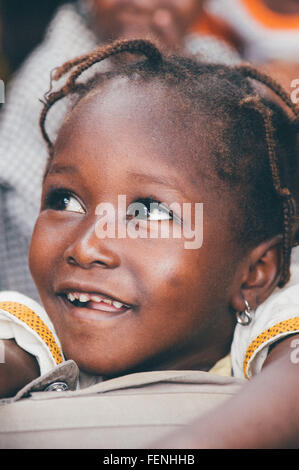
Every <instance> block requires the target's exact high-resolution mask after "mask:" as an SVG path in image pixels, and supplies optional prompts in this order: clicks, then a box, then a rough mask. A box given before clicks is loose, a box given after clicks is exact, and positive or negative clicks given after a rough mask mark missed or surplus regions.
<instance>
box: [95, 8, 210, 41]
mask: <svg viewBox="0 0 299 470" xmlns="http://www.w3.org/2000/svg"><path fill="white" fill-rule="evenodd" d="M202 4H203V0H94V1H93V7H94V12H95V15H96V16H95V17H96V19H97V25H98V30H99V33H100V35H102V36H103V39H105V40H111V39H112V38H113V39H116V38H119V37H126V38H131V37H145V36H148V35H149V36H151V37H152V36H155V37H157V38H158V39H160V41H162V44H165V45H166V46H168V47H174V46H176V45H178V44H179V43H180V42H181V39H182V36H183V35H184V34H185V33H186V32H187V30H188V29H189V28H190V27H191V26H192V25H193V24H194V22H195V21H196V20H197V19H198V15H199V14H200V11H201V8H202Z"/></svg>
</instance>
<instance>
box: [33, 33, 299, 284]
mask: <svg viewBox="0 0 299 470" xmlns="http://www.w3.org/2000/svg"><path fill="white" fill-rule="evenodd" d="M127 52H129V53H132V54H137V55H140V54H142V55H144V56H145V60H143V61H141V62H136V63H130V64H125V65H120V66H118V67H116V69H115V70H114V69H113V70H112V71H109V72H102V73H99V72H96V73H95V75H94V76H93V77H92V78H89V79H88V80H87V81H85V82H83V81H82V82H78V81H77V79H78V78H79V77H80V76H81V74H82V73H83V72H84V71H86V70H87V69H89V68H90V67H92V66H93V65H94V64H96V63H99V62H101V61H103V60H104V59H106V58H109V57H112V56H114V55H116V54H121V53H127ZM68 73H69V76H68V78H67V79H66V82H65V84H64V85H63V86H61V88H59V89H58V90H57V91H51V89H50V91H49V93H47V95H46V97H45V99H46V102H45V103H44V108H43V110H42V112H41V116H40V127H41V131H42V135H43V137H44V139H45V141H46V143H47V145H48V148H49V153H50V158H51V156H52V155H53V144H52V142H51V140H50V138H49V136H48V133H47V131H46V129H45V121H46V117H47V114H48V111H49V110H50V108H51V107H52V106H53V105H54V104H55V103H56V102H57V101H59V100H61V99H62V98H64V97H66V96H67V95H71V94H72V95H77V101H76V102H78V101H79V100H80V99H82V97H84V96H86V94H88V93H89V92H90V90H92V89H94V88H97V87H98V86H100V85H101V83H103V81H104V80H109V79H113V78H115V77H120V76H126V77H128V78H131V79H132V80H134V79H135V78H134V77H136V76H137V77H139V78H141V79H144V80H146V79H153V78H154V77H156V78H158V79H159V80H160V81H161V82H162V83H165V84H167V85H168V86H169V87H175V90H176V93H177V94H178V96H179V95H180V97H182V98H184V99H185V100H186V102H187V100H188V104H189V107H188V110H189V111H190V115H191V117H192V122H195V123H196V122H198V117H199V116H203V115H204V113H205V112H206V113H207V114H208V115H209V116H210V117H211V118H210V119H205V126H207V128H208V132H210V133H213V132H214V135H215V133H216V135H217V136H215V138H214V139H212V140H211V142H212V144H211V147H212V152H213V154H212V156H211V158H210V165H212V164H214V169H213V175H214V174H215V171H216V174H217V176H218V178H220V179H221V180H222V181H223V182H224V183H225V184H226V187H227V188H228V189H229V190H230V191H231V193H232V195H233V196H234V200H235V202H236V206H238V205H239V209H242V210H243V220H242V225H243V229H242V228H241V227H240V228H239V230H238V236H239V240H240V241H242V242H243V241H245V242H247V243H251V244H255V243H257V242H258V241H261V240H263V239H267V238H269V237H272V236H274V235H277V234H278V233H282V235H283V242H282V255H283V266H282V271H281V278H280V284H279V285H280V287H282V286H283V285H284V284H285V283H286V282H287V281H288V279H289V275H290V274H289V272H290V270H289V268H290V255H291V249H292V246H293V245H294V233H293V227H294V220H295V216H296V205H295V201H294V198H293V196H292V191H293V190H294V187H295V186H294V184H293V187H290V186H289V185H290V184H291V183H290V182H291V178H292V179H293V183H294V175H295V173H296V172H297V170H298V169H297V154H296V147H295V140H296V139H295V138H296V135H297V133H298V131H299V109H298V107H297V106H296V105H295V104H294V103H293V102H292V101H291V99H290V97H289V96H288V94H287V93H286V91H285V90H284V89H283V88H282V87H281V86H280V85H279V84H278V83H276V82H275V81H274V80H273V79H272V78H270V77H269V76H268V75H266V74H265V73H262V72H259V71H258V70H256V69H255V68H254V67H252V66H251V65H249V64H241V65H237V66H231V67H229V66H225V65H221V64H210V63H205V62H201V63H200V62H196V61H194V60H192V59H190V58H186V57H180V56H171V57H170V56H166V55H164V54H163V55H162V53H161V52H160V51H159V50H158V48H157V47H156V46H155V45H154V44H153V43H151V42H150V41H147V40H124V41H116V42H113V43H112V44H110V45H106V46H103V47H99V48H97V49H96V50H94V51H93V52H91V53H90V54H86V55H83V56H80V57H77V58H75V59H73V60H70V61H68V62H66V63H65V64H64V65H62V66H61V67H59V68H57V69H55V71H54V73H53V80H55V81H57V80H59V79H60V78H62V77H63V76H64V75H66V74H68ZM252 80H253V81H256V82H257V83H260V84H261V85H263V86H265V87H267V88H268V89H269V90H270V91H272V92H273V93H274V95H275V96H276V97H277V98H278V99H279V100H281V101H282V102H283V103H284V104H285V105H286V106H287V108H288V109H289V111H290V113H289V114H287V113H286V112H285V111H284V110H283V107H282V106H279V105H278V104H277V103H274V102H272V101H271V99H267V98H265V97H263V96H262V95H261V94H259V93H258V92H257V90H256V87H254V85H253V83H252ZM291 114H292V117H290V115H291ZM240 115H241V118H240ZM224 116H226V119H223V117H224ZM261 123H262V125H261ZM195 137H197V134H196V135H195ZM253 146H255V149H256V150H255V151H253V150H252V147H253ZM257 155H258V156H259V157H257ZM288 165H291V166H292V168H291V170H290V171H288V175H289V176H288V178H286V173H285V172H284V171H283V170H284V166H288ZM236 189H237V191H238V192H237V193H236ZM244 208H246V217H247V219H248V220H249V222H250V223H249V224H248V223H247V224H246V223H245V209H244ZM248 227H249V229H248Z"/></svg>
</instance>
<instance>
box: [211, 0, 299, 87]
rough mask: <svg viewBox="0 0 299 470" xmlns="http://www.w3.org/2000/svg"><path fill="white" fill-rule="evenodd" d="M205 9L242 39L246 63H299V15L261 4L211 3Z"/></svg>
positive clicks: (249, 0) (254, 0) (248, 0)
mask: <svg viewBox="0 0 299 470" xmlns="http://www.w3.org/2000/svg"><path fill="white" fill-rule="evenodd" d="M205 8H206V11H207V13H208V14H210V15H211V16H212V17H213V16H214V17H216V18H217V19H219V20H221V21H223V22H224V23H226V24H227V25H228V26H229V27H230V28H231V29H232V30H233V31H234V32H235V33H236V34H237V35H238V36H239V37H240V38H241V40H242V42H243V45H244V51H243V56H244V58H245V59H246V60H249V61H253V62H260V63H263V62H267V61H273V60H288V61H291V62H298V61H299V27H298V25H299V15H285V14H280V13H276V12H274V11H272V10H270V9H269V8H268V7H267V6H266V5H265V4H264V3H263V2H262V1H260V0H208V1H207V2H206V5H205ZM294 78H296V77H294Z"/></svg>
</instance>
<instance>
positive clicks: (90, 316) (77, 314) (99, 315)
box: [61, 296, 132, 321]
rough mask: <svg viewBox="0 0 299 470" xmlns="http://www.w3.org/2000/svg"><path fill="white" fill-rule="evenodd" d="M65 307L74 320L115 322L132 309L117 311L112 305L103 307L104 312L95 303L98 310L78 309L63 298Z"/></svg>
mask: <svg viewBox="0 0 299 470" xmlns="http://www.w3.org/2000/svg"><path fill="white" fill-rule="evenodd" d="M61 299H62V301H63V303H64V305H65V306H66V307H67V313H68V314H69V315H71V316H72V317H74V318H80V319H82V320H95V321H101V320H113V319H116V318H119V317H121V316H123V315H126V314H127V313H129V312H131V310H132V309H131V308H123V309H116V308H115V307H113V306H112V305H108V304H107V305H105V304H104V305H103V308H104V309H105V310H104V309H103V310H101V309H100V308H99V307H100V304H99V303H97V304H95V302H94V303H93V304H94V305H95V306H96V308H90V307H77V306H75V305H74V304H72V303H71V302H70V301H69V300H68V299H67V297H66V296H62V297H61Z"/></svg>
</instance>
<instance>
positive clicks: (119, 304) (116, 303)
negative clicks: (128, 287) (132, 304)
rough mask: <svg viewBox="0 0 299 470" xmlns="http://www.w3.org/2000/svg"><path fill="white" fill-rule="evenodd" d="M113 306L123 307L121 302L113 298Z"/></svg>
mask: <svg viewBox="0 0 299 470" xmlns="http://www.w3.org/2000/svg"><path fill="white" fill-rule="evenodd" d="M112 304H113V306H114V307H116V308H121V307H123V304H122V303H121V302H117V301H116V300H114V301H113V302H112Z"/></svg>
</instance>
